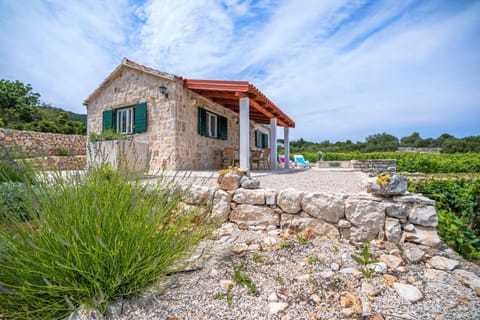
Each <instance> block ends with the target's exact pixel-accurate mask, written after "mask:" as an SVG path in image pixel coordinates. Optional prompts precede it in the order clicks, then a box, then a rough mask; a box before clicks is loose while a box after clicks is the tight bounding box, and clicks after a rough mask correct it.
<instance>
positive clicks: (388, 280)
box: [383, 274, 397, 287]
mask: <svg viewBox="0 0 480 320" xmlns="http://www.w3.org/2000/svg"><path fill="white" fill-rule="evenodd" d="M383 280H385V282H386V283H387V284H388V285H389V286H390V287H393V285H394V284H395V282H396V281H397V278H396V277H395V276H392V275H390V274H384V275H383Z"/></svg>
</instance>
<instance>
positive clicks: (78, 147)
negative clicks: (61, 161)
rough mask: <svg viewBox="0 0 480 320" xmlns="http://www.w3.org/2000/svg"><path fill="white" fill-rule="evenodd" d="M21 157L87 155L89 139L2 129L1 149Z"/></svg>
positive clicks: (0, 130) (0, 132)
mask: <svg viewBox="0 0 480 320" xmlns="http://www.w3.org/2000/svg"><path fill="white" fill-rule="evenodd" d="M3 148H5V149H6V150H7V151H8V152H9V153H11V154H13V155H18V156H21V157H39V156H60V155H62V153H67V154H68V155H71V156H76V155H86V152H87V137H86V136H80V135H73V134H57V133H45V132H33V131H20V130H13V129H3V128H0V149H3Z"/></svg>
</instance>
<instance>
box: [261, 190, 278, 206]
mask: <svg viewBox="0 0 480 320" xmlns="http://www.w3.org/2000/svg"><path fill="white" fill-rule="evenodd" d="M263 193H264V195H265V204H266V205H274V204H276V203H277V191H275V190H271V189H264V190H263Z"/></svg>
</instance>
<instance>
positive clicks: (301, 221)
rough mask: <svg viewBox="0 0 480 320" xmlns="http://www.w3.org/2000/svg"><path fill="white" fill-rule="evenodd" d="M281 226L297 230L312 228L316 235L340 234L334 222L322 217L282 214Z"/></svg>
mask: <svg viewBox="0 0 480 320" xmlns="http://www.w3.org/2000/svg"><path fill="white" fill-rule="evenodd" d="M280 227H281V228H282V229H287V228H288V229H292V230H296V231H307V230H310V231H311V232H312V234H313V235H315V236H327V235H330V236H336V237H338V236H340V233H339V232H338V229H337V228H336V227H335V226H334V225H333V224H330V223H328V222H325V221H323V220H321V219H316V218H311V217H306V216H305V215H300V216H299V215H295V214H282V216H281V220H280Z"/></svg>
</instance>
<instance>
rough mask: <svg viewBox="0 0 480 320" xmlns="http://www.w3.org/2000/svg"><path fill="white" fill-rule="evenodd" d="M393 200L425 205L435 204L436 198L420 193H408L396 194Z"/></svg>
mask: <svg viewBox="0 0 480 320" xmlns="http://www.w3.org/2000/svg"><path fill="white" fill-rule="evenodd" d="M393 201H395V202H402V203H416V204H422V205H425V206H434V205H435V200H432V199H429V198H427V197H424V196H422V195H419V194H411V193H410V194H406V195H402V196H395V197H393Z"/></svg>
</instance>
